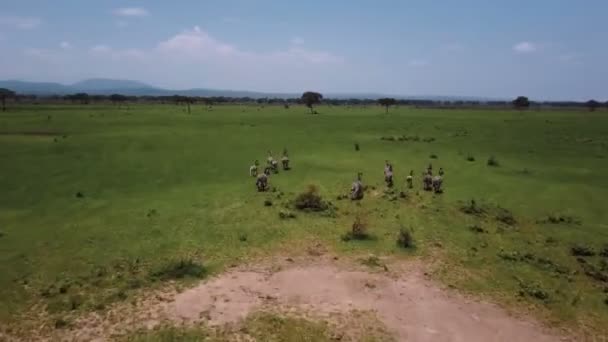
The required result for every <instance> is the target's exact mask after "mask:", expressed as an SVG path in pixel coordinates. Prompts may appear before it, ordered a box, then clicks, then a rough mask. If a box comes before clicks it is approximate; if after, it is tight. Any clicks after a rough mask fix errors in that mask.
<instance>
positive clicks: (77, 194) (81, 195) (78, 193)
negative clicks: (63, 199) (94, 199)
mask: <svg viewBox="0 0 608 342" xmlns="http://www.w3.org/2000/svg"><path fill="white" fill-rule="evenodd" d="M76 198H84V194H83V193H82V192H80V191H78V192H77V193H76Z"/></svg>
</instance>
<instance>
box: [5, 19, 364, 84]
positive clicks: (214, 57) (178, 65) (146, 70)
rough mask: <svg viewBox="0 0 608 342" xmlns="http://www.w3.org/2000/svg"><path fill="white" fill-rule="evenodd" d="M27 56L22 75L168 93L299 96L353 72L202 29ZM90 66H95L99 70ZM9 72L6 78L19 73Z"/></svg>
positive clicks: (302, 53)
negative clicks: (128, 84)
mask: <svg viewBox="0 0 608 342" xmlns="http://www.w3.org/2000/svg"><path fill="white" fill-rule="evenodd" d="M26 55H27V57H26V58H29V59H31V63H30V64H32V65H33V66H34V67H33V68H30V69H24V71H20V73H22V74H24V75H25V74H27V75H42V74H43V75H46V76H45V77H47V78H49V79H62V78H65V77H67V74H66V73H69V74H70V75H72V76H70V77H76V78H84V77H91V76H92V75H93V74H94V75H95V76H98V77H111V78H125V77H129V78H132V79H139V80H142V81H147V82H150V83H155V84H158V85H159V86H164V87H168V88H172V87H173V88H185V87H215V88H225V89H256V90H264V89H265V90H268V91H273V90H281V91H300V90H301V89H317V88H318V87H319V84H327V82H337V81H336V80H338V79H339V78H338V77H337V75H339V73H340V72H342V73H344V72H345V71H344V70H346V69H348V68H350V66H349V65H348V64H347V63H345V62H344V59H343V58H342V57H340V56H337V55H334V54H333V53H331V52H328V51H322V50H314V49H310V48H304V47H303V46H299V45H290V44H286V46H285V47H283V48H280V49H276V50H266V51H253V50H246V49H243V48H241V47H239V46H237V45H234V44H231V43H228V42H225V41H222V40H220V39H218V38H216V37H214V36H212V35H211V34H209V33H208V32H206V31H204V30H202V29H201V28H200V27H197V26H195V27H193V28H191V29H189V30H186V31H183V32H180V33H178V34H175V35H173V36H171V37H169V38H167V39H165V40H162V41H159V42H158V43H157V44H156V45H154V46H152V47H150V48H141V49H136V48H129V49H121V48H114V47H112V46H109V45H106V44H99V45H95V46H90V47H88V48H80V47H76V46H73V47H72V48H71V49H70V50H66V49H62V48H61V46H60V45H58V46H56V47H55V49H48V50H44V49H29V50H28V51H27V53H26ZM26 55H24V56H26ZM24 65H27V64H24ZM90 65H95V68H94V70H91V68H90ZM159 65H162V68H159V67H158V66H159ZM0 71H2V65H0ZM8 71H10V72H9V73H5V74H11V73H12V74H16V70H12V71H11V70H8ZM91 72H93V74H91ZM350 74H351V73H348V75H350ZM353 74H356V73H353ZM324 82H325V83H324ZM319 90H322V89H319Z"/></svg>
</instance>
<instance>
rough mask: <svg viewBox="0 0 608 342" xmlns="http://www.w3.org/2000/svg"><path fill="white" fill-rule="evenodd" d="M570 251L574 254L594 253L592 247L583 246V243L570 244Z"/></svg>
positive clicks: (588, 254) (590, 254) (592, 254)
mask: <svg viewBox="0 0 608 342" xmlns="http://www.w3.org/2000/svg"><path fill="white" fill-rule="evenodd" d="M570 252H571V253H572V255H574V256H594V255H595V251H594V250H593V248H590V247H587V246H583V245H576V246H572V248H570Z"/></svg>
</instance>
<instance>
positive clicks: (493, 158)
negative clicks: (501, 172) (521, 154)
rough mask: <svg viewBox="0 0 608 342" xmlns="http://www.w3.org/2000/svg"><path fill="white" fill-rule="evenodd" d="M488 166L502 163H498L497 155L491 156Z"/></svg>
mask: <svg viewBox="0 0 608 342" xmlns="http://www.w3.org/2000/svg"><path fill="white" fill-rule="evenodd" d="M487 164H488V166H500V164H499V163H498V159H496V157H494V156H490V158H488V163H487Z"/></svg>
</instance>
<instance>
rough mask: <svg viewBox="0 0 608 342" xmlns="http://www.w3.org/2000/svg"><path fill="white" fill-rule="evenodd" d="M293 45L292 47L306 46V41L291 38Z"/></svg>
mask: <svg viewBox="0 0 608 342" xmlns="http://www.w3.org/2000/svg"><path fill="white" fill-rule="evenodd" d="M291 44H292V45H304V39H302V38H300V37H293V38H291Z"/></svg>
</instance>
